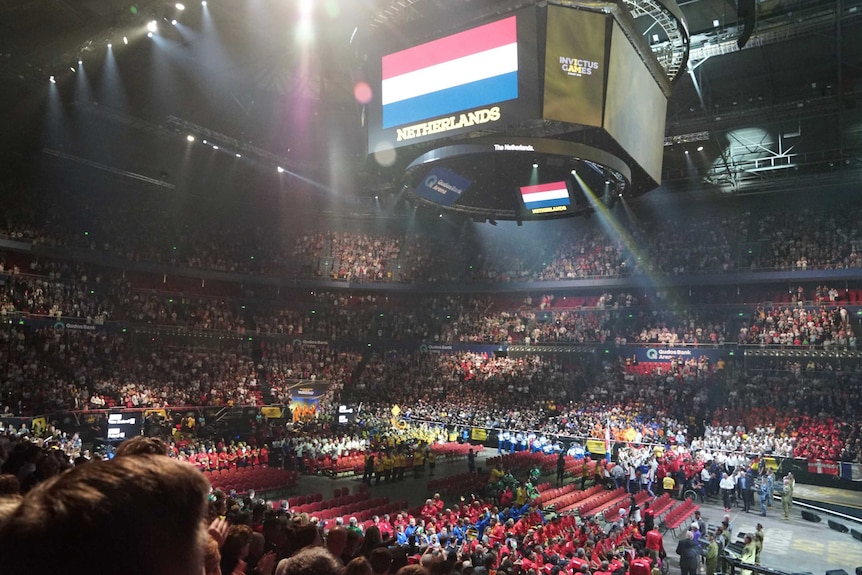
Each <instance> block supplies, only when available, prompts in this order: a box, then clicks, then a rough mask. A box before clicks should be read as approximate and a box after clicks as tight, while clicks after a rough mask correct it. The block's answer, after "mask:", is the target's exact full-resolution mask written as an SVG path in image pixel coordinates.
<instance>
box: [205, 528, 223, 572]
mask: <svg viewBox="0 0 862 575" xmlns="http://www.w3.org/2000/svg"><path fill="white" fill-rule="evenodd" d="M220 565H221V552H220V551H219V549H218V541H216V540H215V539H213V538H212V537H207V543H206V549H205V550H204V570H205V572H206V575H216V574H221V567H220Z"/></svg>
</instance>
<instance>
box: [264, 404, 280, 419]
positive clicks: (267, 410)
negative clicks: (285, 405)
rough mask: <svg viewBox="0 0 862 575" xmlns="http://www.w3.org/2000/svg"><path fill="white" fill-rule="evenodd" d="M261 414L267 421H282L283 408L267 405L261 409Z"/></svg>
mask: <svg viewBox="0 0 862 575" xmlns="http://www.w3.org/2000/svg"><path fill="white" fill-rule="evenodd" d="M260 414H261V415H262V416H264V417H265V418H267V419H280V418H281V408H280V407H277V406H275V405H267V406H264V407H261V408H260Z"/></svg>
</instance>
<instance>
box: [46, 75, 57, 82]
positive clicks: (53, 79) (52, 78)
mask: <svg viewBox="0 0 862 575" xmlns="http://www.w3.org/2000/svg"><path fill="white" fill-rule="evenodd" d="M48 81H49V82H51V83H52V84H56V83H57V79H56V78H54V76H50V77H49V78H48Z"/></svg>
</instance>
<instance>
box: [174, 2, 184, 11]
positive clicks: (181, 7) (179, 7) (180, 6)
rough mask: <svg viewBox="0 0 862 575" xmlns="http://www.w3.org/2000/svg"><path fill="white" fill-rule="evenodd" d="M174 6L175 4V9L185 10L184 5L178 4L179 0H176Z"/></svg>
mask: <svg viewBox="0 0 862 575" xmlns="http://www.w3.org/2000/svg"><path fill="white" fill-rule="evenodd" d="M176 6H177V10H185V9H186V5H185V4H180V3H179V2H177V4H176Z"/></svg>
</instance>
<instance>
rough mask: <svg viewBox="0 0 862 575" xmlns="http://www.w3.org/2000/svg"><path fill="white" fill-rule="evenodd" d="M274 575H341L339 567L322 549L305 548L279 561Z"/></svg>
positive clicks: (329, 554) (331, 556) (336, 561)
mask: <svg viewBox="0 0 862 575" xmlns="http://www.w3.org/2000/svg"><path fill="white" fill-rule="evenodd" d="M275 575H341V565H340V564H339V563H338V560H336V558H335V557H334V556H333V555H332V553H330V552H329V551H327V550H326V549H324V548H323V547H306V548H305V549H303V550H301V551H300V552H299V553H297V554H296V555H294V556H293V557H290V558H288V559H282V560H281V561H279V563H278V567H276V569H275Z"/></svg>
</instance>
